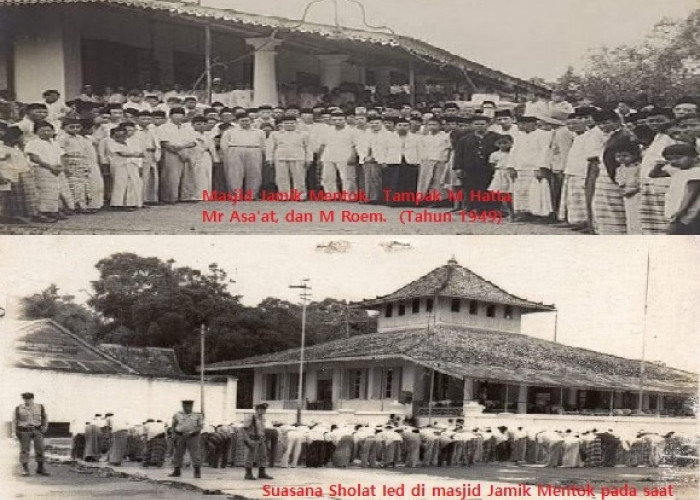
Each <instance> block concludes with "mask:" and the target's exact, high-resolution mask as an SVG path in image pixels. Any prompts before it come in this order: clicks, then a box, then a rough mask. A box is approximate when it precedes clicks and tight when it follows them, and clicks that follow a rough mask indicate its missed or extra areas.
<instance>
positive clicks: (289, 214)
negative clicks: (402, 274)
mask: <svg viewBox="0 0 700 500" xmlns="http://www.w3.org/2000/svg"><path fill="white" fill-rule="evenodd" d="M500 219H501V217H500V212H497V211H487V212H480V213H471V214H470V213H466V212H465V213H464V214H462V213H455V214H447V213H446V209H423V208H419V207H401V208H399V207H386V206H379V205H360V204H357V203H343V202H323V203H312V202H305V203H294V202H271V201H270V202H267V201H256V202H243V203H238V204H236V205H235V206H234V205H233V204H231V203H228V202H198V203H180V204H178V205H175V206H156V207H151V208H144V209H141V210H139V211H136V212H121V211H112V210H108V209H105V210H103V211H100V212H98V213H96V214H93V215H75V216H72V217H70V218H68V220H65V221H59V222H57V223H54V224H26V225H25V224H12V225H9V224H8V225H5V224H0V234H339V235H342V234H538V235H539V234H546V235H556V234H562V235H563V234H569V235H571V234H578V233H576V232H575V231H572V230H570V229H568V228H562V227H557V226H554V225H551V224H538V223H512V222H506V221H502V220H500Z"/></svg>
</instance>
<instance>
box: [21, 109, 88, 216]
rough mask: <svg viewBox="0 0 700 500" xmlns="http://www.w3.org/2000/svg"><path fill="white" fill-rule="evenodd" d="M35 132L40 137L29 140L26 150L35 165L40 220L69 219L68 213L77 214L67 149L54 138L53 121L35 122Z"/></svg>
mask: <svg viewBox="0 0 700 500" xmlns="http://www.w3.org/2000/svg"><path fill="white" fill-rule="evenodd" d="M34 133H35V134H36V137H35V138H33V139H30V140H29V142H27V144H26V145H25V147H24V153H25V154H26V155H27V156H28V157H29V160H30V161H31V162H32V164H33V165H34V179H35V180H36V187H37V191H38V195H39V207H38V210H39V213H40V214H41V216H42V217H41V220H40V221H41V222H56V221H57V220H65V219H66V213H69V214H70V213H73V211H74V209H75V205H74V203H73V195H72V194H71V192H70V188H69V186H68V179H67V178H66V174H65V167H64V166H63V164H62V156H63V154H64V151H63V150H62V149H61V147H60V146H59V145H58V144H57V143H56V141H54V139H53V138H54V128H53V126H52V125H51V124H50V123H48V122H35V123H34Z"/></svg>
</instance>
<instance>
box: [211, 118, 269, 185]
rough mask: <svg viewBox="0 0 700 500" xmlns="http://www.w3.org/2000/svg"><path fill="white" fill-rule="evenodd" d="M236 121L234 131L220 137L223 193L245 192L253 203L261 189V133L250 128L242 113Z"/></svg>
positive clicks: (262, 148) (263, 143) (263, 150)
mask: <svg viewBox="0 0 700 500" xmlns="http://www.w3.org/2000/svg"><path fill="white" fill-rule="evenodd" d="M236 119H237V120H238V127H237V128H233V127H232V128H229V129H228V130H226V131H225V132H224V133H223V134H222V136H221V152H222V155H223V163H224V178H225V180H226V189H227V190H229V191H231V192H235V191H236V190H242V189H245V190H247V191H250V192H251V194H252V197H253V198H254V199H257V198H258V196H259V195H260V187H261V186H262V165H263V154H264V152H265V148H266V143H265V141H266V137H265V132H263V131H262V130H258V129H253V128H252V122H251V119H250V116H249V115H248V113H246V112H239V113H237V114H236Z"/></svg>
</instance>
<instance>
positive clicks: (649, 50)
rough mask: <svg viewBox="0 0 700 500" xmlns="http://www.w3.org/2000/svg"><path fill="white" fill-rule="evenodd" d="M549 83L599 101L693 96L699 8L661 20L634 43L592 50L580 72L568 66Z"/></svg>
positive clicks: (697, 77)
mask: <svg viewBox="0 0 700 500" xmlns="http://www.w3.org/2000/svg"><path fill="white" fill-rule="evenodd" d="M555 86H556V87H557V88H560V89H563V90H565V91H569V92H571V93H575V94H577V95H578V96H579V97H583V96H588V97H591V98H592V99H593V100H594V101H595V102H596V103H600V104H604V103H615V102H617V101H619V100H626V101H631V102H634V103H635V104H636V105H644V104H648V103H653V104H662V105H663V104H671V103H672V102H674V101H675V100H676V99H678V98H679V97H682V96H687V95H691V96H692V95H694V96H696V97H697V96H698V93H699V90H698V89H700V10H696V11H694V12H693V13H692V14H691V15H690V16H688V17H687V18H686V19H684V20H680V21H677V20H668V19H665V20H662V21H661V22H659V23H658V24H656V26H654V28H653V30H652V32H651V33H650V34H649V35H648V36H647V37H646V38H645V39H644V40H643V41H642V42H640V43H638V44H636V45H620V46H618V47H602V48H599V49H596V50H594V51H592V52H591V53H590V54H589V55H588V56H587V58H586V64H585V66H584V68H583V70H582V71H581V72H580V73H577V72H575V71H574V70H573V68H569V69H568V70H567V71H566V72H565V73H564V74H563V75H562V76H561V77H560V78H559V80H558V81H557V83H556V85H555ZM659 101H661V102H659Z"/></svg>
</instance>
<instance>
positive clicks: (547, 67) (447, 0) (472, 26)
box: [203, 0, 698, 80]
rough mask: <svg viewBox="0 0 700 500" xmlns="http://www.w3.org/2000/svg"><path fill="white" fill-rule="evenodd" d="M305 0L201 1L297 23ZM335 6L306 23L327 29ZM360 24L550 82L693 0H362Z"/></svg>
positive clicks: (346, 14) (355, 12) (343, 13)
mask: <svg viewBox="0 0 700 500" xmlns="http://www.w3.org/2000/svg"><path fill="white" fill-rule="evenodd" d="M335 1H337V3H338V6H339V8H338V12H339V19H340V24H343V25H346V26H353V27H363V25H362V22H361V19H362V18H361V14H360V9H359V7H357V5H356V4H354V3H353V2H351V1H350V0H335ZM307 3H308V2H307V0H203V5H208V6H209V5H210V6H215V7H222V8H229V9H235V10H240V11H243V12H250V13H255V14H265V15H276V16H281V17H287V18H293V19H300V18H301V16H302V13H303V11H304V8H305V6H306V5H307ZM333 4H334V0H321V1H319V2H318V3H316V4H314V5H313V6H312V7H311V8H310V10H309V15H308V16H307V20H309V21H314V22H321V23H326V24H333V10H334V9H333ZM363 4H364V6H365V11H366V14H367V23H368V24H370V25H374V26H380V25H387V26H389V27H391V28H392V29H393V30H394V31H395V32H396V33H399V34H402V35H407V36H411V37H414V38H418V39H421V40H423V41H426V42H428V43H431V44H433V45H435V46H438V47H441V48H443V49H446V50H448V51H450V52H452V53H454V54H458V55H461V56H463V57H465V58H467V59H471V60H473V61H476V62H479V63H482V64H485V65H487V66H490V67H492V68H494V69H498V70H501V71H504V72H506V73H509V74H511V75H513V76H517V77H520V78H531V77H535V76H539V77H543V78H545V79H547V80H554V79H556V78H557V77H558V76H560V75H561V74H562V73H564V71H566V68H567V67H568V66H569V65H571V66H573V67H574V68H580V67H581V65H582V61H583V56H584V55H585V54H586V51H587V50H589V49H592V48H596V47H599V46H602V45H608V46H616V45H620V44H633V43H636V42H638V41H640V40H642V39H643V38H644V36H645V35H646V34H647V33H649V32H650V30H651V28H652V27H653V26H654V24H656V23H657V22H658V21H660V20H661V19H662V18H664V17H668V18H673V19H680V18H685V17H687V16H688V14H690V12H692V11H693V10H694V9H697V8H698V2H697V0H614V1H611V0H363Z"/></svg>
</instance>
